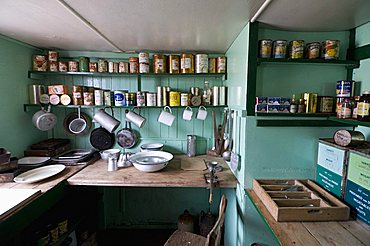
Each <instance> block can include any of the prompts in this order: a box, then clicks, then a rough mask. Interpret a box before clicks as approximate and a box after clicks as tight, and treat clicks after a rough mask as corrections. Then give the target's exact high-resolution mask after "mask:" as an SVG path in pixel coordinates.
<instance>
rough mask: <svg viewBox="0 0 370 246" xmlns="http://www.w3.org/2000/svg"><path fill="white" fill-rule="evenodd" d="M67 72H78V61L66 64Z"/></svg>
mask: <svg viewBox="0 0 370 246" xmlns="http://www.w3.org/2000/svg"><path fill="white" fill-rule="evenodd" d="M68 72H78V61H69V62H68Z"/></svg>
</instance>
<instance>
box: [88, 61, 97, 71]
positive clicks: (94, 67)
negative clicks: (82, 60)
mask: <svg viewBox="0 0 370 246" xmlns="http://www.w3.org/2000/svg"><path fill="white" fill-rule="evenodd" d="M97 71H98V63H97V62H89V72H90V73H96V72H97Z"/></svg>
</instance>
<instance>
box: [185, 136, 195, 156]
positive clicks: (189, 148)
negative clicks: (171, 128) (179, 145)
mask: <svg viewBox="0 0 370 246" xmlns="http://www.w3.org/2000/svg"><path fill="white" fill-rule="evenodd" d="M196 143H197V136H195V135H187V138H186V155H187V156H189V157H193V156H195V155H196V149H197V144H196Z"/></svg>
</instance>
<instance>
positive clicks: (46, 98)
mask: <svg viewBox="0 0 370 246" xmlns="http://www.w3.org/2000/svg"><path fill="white" fill-rule="evenodd" d="M49 102H50V97H49V95H48V94H41V95H40V103H42V104H48V103H49Z"/></svg>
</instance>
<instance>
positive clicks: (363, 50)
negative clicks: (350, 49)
mask: <svg viewBox="0 0 370 246" xmlns="http://www.w3.org/2000/svg"><path fill="white" fill-rule="evenodd" d="M369 58H370V44H368V45H364V46H361V47H357V48H356V49H355V51H354V59H356V60H364V59H369Z"/></svg>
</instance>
